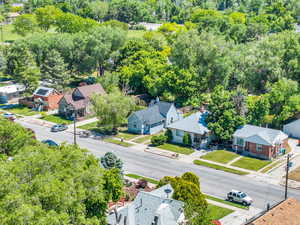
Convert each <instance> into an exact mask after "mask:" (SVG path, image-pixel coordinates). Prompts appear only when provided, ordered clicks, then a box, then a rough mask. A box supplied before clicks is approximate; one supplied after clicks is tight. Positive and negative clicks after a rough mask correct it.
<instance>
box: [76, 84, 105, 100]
mask: <svg viewBox="0 0 300 225" xmlns="http://www.w3.org/2000/svg"><path fill="white" fill-rule="evenodd" d="M77 89H78V90H79V91H80V92H81V94H82V95H83V96H84V97H85V98H89V97H91V96H92V94H105V91H104V89H103V87H102V86H101V84H92V85H85V86H81V87H78V88H77Z"/></svg>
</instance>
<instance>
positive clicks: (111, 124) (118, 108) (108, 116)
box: [92, 89, 135, 132]
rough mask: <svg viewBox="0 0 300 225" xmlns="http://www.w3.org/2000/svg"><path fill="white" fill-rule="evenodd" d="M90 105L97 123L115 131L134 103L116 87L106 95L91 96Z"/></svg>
mask: <svg viewBox="0 0 300 225" xmlns="http://www.w3.org/2000/svg"><path fill="white" fill-rule="evenodd" d="M92 105H93V110H94V112H95V114H96V116H97V118H98V119H99V122H98V124H99V125H103V126H106V127H108V128H111V129H112V130H113V131H114V132H117V131H118V127H119V126H120V125H121V124H122V123H123V122H124V121H125V120H126V119H127V117H128V116H129V113H130V112H131V111H132V110H133V108H134V105H135V104H134V101H133V99H132V98H131V97H129V96H125V95H123V93H122V92H120V91H119V90H117V89H116V90H115V91H113V92H111V93H109V94H106V95H95V96H93V97H92Z"/></svg>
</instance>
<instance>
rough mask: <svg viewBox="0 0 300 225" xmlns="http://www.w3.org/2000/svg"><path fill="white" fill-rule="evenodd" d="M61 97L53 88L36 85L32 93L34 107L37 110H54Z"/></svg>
mask: <svg viewBox="0 0 300 225" xmlns="http://www.w3.org/2000/svg"><path fill="white" fill-rule="evenodd" d="M62 97H63V95H62V94H61V93H60V92H58V91H57V90H55V89H54V88H48V87H38V88H37V89H36V90H35V92H34V93H33V101H34V108H35V109H36V110H37V111H48V110H55V109H57V108H58V102H59V101H60V99H61V98H62Z"/></svg>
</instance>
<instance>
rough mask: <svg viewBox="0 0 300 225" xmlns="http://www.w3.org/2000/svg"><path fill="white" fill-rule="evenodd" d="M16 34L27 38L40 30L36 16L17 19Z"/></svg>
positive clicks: (27, 15)
mask: <svg viewBox="0 0 300 225" xmlns="http://www.w3.org/2000/svg"><path fill="white" fill-rule="evenodd" d="M13 27H14V32H16V33H17V34H19V35H21V36H26V35H27V34H29V33H33V32H35V31H37V30H38V22H37V20H36V16H35V15H34V14H23V15H20V16H18V17H17V18H16V20H15V22H14V23H13Z"/></svg>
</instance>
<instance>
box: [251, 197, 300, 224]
mask: <svg viewBox="0 0 300 225" xmlns="http://www.w3.org/2000/svg"><path fill="white" fill-rule="evenodd" d="M299 212H300V202H299V201H297V200H296V199H294V198H288V199H286V200H284V201H282V202H280V203H279V204H276V205H275V206H273V207H271V208H270V209H267V210H266V211H264V212H262V213H260V214H258V215H257V216H256V217H254V218H253V219H251V220H250V221H248V222H246V223H245V225H299V224H300V213H299Z"/></svg>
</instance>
